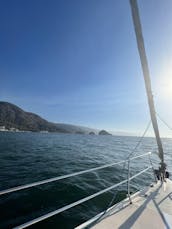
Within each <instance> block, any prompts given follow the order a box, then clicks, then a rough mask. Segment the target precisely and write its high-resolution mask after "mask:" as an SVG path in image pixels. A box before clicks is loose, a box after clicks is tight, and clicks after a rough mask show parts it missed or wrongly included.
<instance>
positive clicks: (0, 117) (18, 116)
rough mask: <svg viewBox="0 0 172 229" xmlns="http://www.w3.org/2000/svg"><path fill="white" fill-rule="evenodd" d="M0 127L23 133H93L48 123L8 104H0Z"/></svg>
mask: <svg viewBox="0 0 172 229" xmlns="http://www.w3.org/2000/svg"><path fill="white" fill-rule="evenodd" d="M0 126H5V127H6V128H7V129H10V128H16V129H19V130H25V131H49V132H60V133H76V134H88V133H89V132H90V131H95V130H93V129H90V128H87V127H80V126H75V125H69V124H62V123H59V124H57V123H52V122H48V121H47V120H45V119H43V118H41V117H40V116H39V115H37V114H34V113H30V112H26V111H24V110H22V109H21V108H19V107H17V106H16V105H14V104H11V103H8V102H0Z"/></svg>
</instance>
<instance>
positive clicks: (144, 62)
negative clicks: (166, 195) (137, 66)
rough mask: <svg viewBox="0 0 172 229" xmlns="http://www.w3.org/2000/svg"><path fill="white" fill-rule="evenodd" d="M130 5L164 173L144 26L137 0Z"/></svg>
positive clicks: (132, 0)
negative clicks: (141, 21) (144, 38)
mask: <svg viewBox="0 0 172 229" xmlns="http://www.w3.org/2000/svg"><path fill="white" fill-rule="evenodd" d="M130 6H131V11H132V18H133V24H134V29H135V34H136V40H137V46H138V51H139V55H140V61H141V65H142V71H143V76H144V81H145V87H146V93H147V99H148V104H149V111H150V116H151V121H152V126H153V129H154V133H155V137H156V141H157V145H158V152H159V158H160V160H161V163H160V164H161V171H162V172H163V173H164V171H165V163H164V152H163V147H162V142H161V138H160V135H159V129H158V123H157V119H156V112H155V106H154V101H153V95H152V89H151V81H150V73H149V67H148V61H147V57H146V51H145V46H144V40H143V35H142V27H141V23H140V17H139V10H138V6H137V0H130Z"/></svg>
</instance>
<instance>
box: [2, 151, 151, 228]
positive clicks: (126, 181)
mask: <svg viewBox="0 0 172 229" xmlns="http://www.w3.org/2000/svg"><path fill="white" fill-rule="evenodd" d="M150 154H151V152H148V153H145V154H141V155H138V156H135V157H132V158H128V159H127V160H123V161H120V162H114V163H111V164H107V165H103V166H99V167H96V168H92V169H87V170H84V171H79V172H75V173H72V174H68V175H62V176H58V177H53V178H50V179H46V180H42V181H38V182H34V183H30V184H26V185H20V186H17V187H13V188H9V189H6V190H2V191H0V195H5V194H8V193H12V192H16V191H20V190H23V189H28V188H31V187H35V186H38V185H43V184H47V183H50V182H55V181H58V180H62V179H66V178H69V177H74V176H77V175H81V174H85V173H89V172H93V171H97V170H100V169H104V168H107V167H112V166H114V165H119V164H124V163H126V162H128V177H127V179H126V180H123V181H121V182H119V183H117V184H114V185H112V186H110V187H108V188H106V189H103V190H101V191H99V192H96V193H94V194H92V195H90V196H88V197H85V198H83V199H80V200H78V201H76V202H74V203H71V204H69V205H66V206H64V207H62V208H59V209H57V210H55V211H52V212H49V213H48V214H45V215H43V216H40V217H38V218H36V219H33V220H31V221H29V222H27V223H24V224H22V225H20V226H17V227H15V229H21V228H26V227H29V226H31V225H33V224H35V223H38V222H40V221H42V220H45V219H47V218H50V217H52V216H54V215H57V214H59V213H61V212H63V211H66V210H68V209H70V208H72V207H74V206H77V205H79V204H81V203H84V202H86V201H88V200H90V199H93V198H95V197H97V196H99V195H101V194H103V193H105V192H107V191H110V190H112V189H114V188H116V187H118V186H120V185H122V184H125V183H128V185H127V187H128V197H129V200H130V202H131V197H130V181H131V180H133V179H134V178H136V177H138V176H140V175H141V174H142V173H145V172H146V171H147V170H149V169H151V168H152V165H151V166H149V167H147V168H145V169H144V170H142V171H140V172H139V173H137V174H135V175H133V176H131V177H130V161H132V160H134V159H137V158H141V157H144V156H150Z"/></svg>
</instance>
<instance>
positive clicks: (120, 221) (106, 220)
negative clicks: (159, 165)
mask: <svg viewBox="0 0 172 229" xmlns="http://www.w3.org/2000/svg"><path fill="white" fill-rule="evenodd" d="M97 218H98V217H97ZM94 219H96V217H95V218H94ZM91 221H94V220H90V221H88V222H86V223H85V224H82V225H80V226H79V227H77V228H76V229H81V228H84V226H86V225H88V223H90V222H91ZM89 228H90V227H89ZM91 228H92V229H115V228H119V229H129V228H132V229H145V228H148V229H149V228H150V229H163V228H167V229H169V228H172V181H171V180H169V179H167V182H166V183H163V184H162V183H161V182H160V181H159V182H158V183H157V184H154V186H153V187H150V188H148V189H147V190H144V191H141V192H138V193H137V194H136V195H134V196H133V197H132V204H129V203H128V200H124V201H122V202H121V203H120V204H118V205H116V206H114V207H112V208H111V209H109V211H108V212H107V213H106V215H105V216H104V217H103V218H102V219H101V220H100V221H98V220H97V222H96V223H94V224H93V225H92V227H91Z"/></svg>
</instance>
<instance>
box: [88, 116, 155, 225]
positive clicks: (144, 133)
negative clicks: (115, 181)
mask: <svg viewBox="0 0 172 229" xmlns="http://www.w3.org/2000/svg"><path fill="white" fill-rule="evenodd" d="M150 125H151V120H150V121H149V122H148V124H147V126H146V128H145V130H144V132H143V134H142V136H141V137H140V139H139V141H138V142H137V144H136V146H135V147H134V148H133V150H132V151H131V152H130V153H129V155H128V157H127V159H126V160H125V162H124V164H123V168H122V176H123V175H124V170H125V166H126V162H127V161H128V160H130V158H131V156H132V155H133V153H135V151H136V149H137V148H138V147H139V145H140V144H141V142H142V141H143V138H144V137H145V135H146V133H147V131H148V130H149V127H150ZM117 193H118V190H117V192H116V193H115V194H114V195H113V197H112V199H111V201H110V202H109V204H108V205H107V207H106V208H105V210H104V211H103V213H102V214H101V215H100V217H99V218H98V219H97V220H96V222H97V221H98V220H100V219H101V218H102V217H103V216H104V215H105V214H106V212H107V210H108V209H109V208H110V207H111V205H112V204H113V202H114V201H116V199H117ZM87 228H89V227H87Z"/></svg>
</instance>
